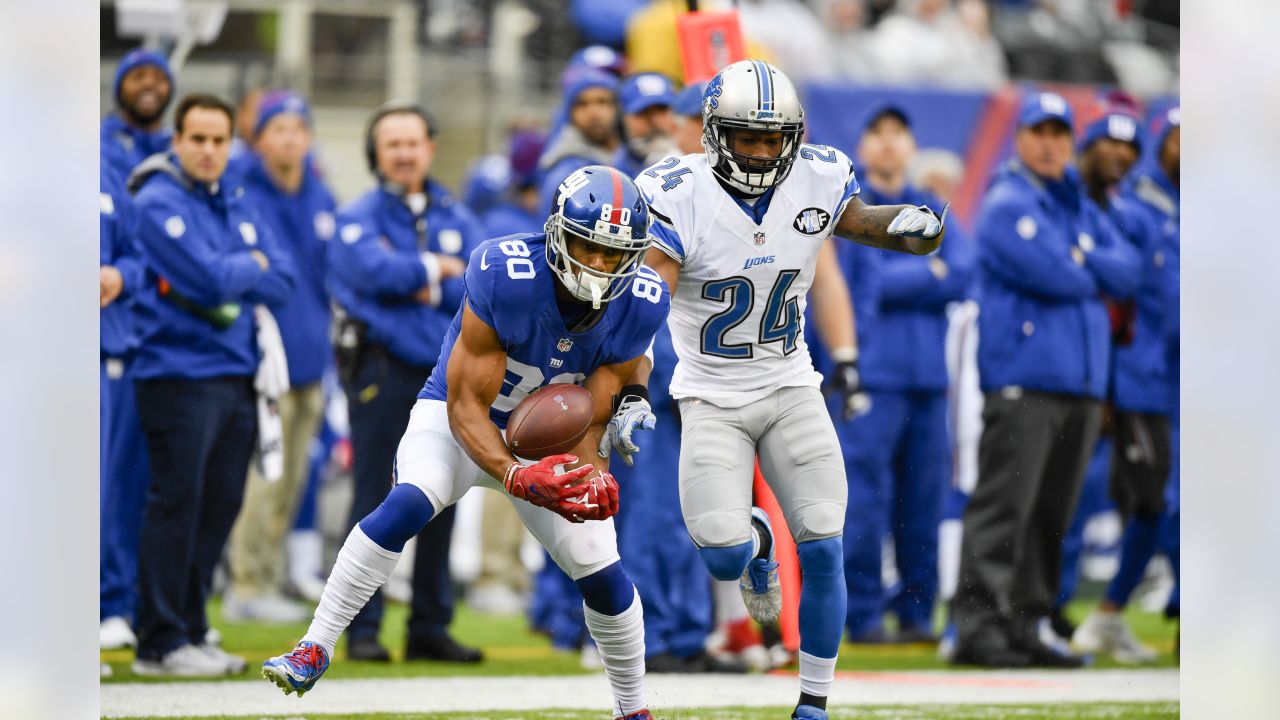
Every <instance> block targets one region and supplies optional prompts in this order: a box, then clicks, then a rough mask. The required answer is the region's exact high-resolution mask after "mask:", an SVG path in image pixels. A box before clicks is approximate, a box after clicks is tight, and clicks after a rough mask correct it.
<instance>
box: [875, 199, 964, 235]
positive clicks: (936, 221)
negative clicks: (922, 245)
mask: <svg viewBox="0 0 1280 720" xmlns="http://www.w3.org/2000/svg"><path fill="white" fill-rule="evenodd" d="M950 207H951V205H950V204H949V203H948V204H947V205H946V207H944V208H942V215H938V214H937V213H935V212H934V211H933V210H930V209H929V206H928V205H921V206H920V207H914V208H903V209H902V212H899V213H898V217H896V218H894V219H893V222H891V223H889V234H890V235H903V236H906V237H912V238H920V239H922V240H931V239H933V238H935V237H937V236H938V235H939V234H940V233H941V232H942V225H943V223H945V222H946V219H947V209H948V208H950Z"/></svg>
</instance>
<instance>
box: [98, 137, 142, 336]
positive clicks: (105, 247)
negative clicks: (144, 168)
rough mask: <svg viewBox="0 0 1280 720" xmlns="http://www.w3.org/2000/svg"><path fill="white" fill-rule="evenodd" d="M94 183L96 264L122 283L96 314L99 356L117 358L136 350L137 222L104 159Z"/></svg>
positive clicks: (139, 270) (139, 273) (139, 276)
mask: <svg viewBox="0 0 1280 720" xmlns="http://www.w3.org/2000/svg"><path fill="white" fill-rule="evenodd" d="M98 179H99V196H98V211H99V212H98V219H99V226H98V227H99V232H98V240H99V252H98V264H99V265H111V266H112V267H114V268H115V269H117V270H119V271H120V277H121V278H122V279H123V281H124V289H123V290H121V291H120V296H119V297H117V298H116V299H115V301H114V302H112V303H111V304H110V305H108V306H106V307H105V308H103V309H102V311H101V313H100V314H99V330H100V333H99V343H100V349H101V353H102V354H103V355H110V356H114V357H119V356H122V355H125V354H126V353H128V352H129V351H130V350H133V349H134V348H136V347H137V346H138V333H137V329H136V327H135V325H134V320H133V315H132V307H133V297H134V295H135V294H136V293H137V291H138V288H139V287H141V285H142V281H143V277H144V275H145V270H144V268H143V265H142V261H141V259H140V258H139V252H138V247H137V244H136V242H135V241H134V233H136V232H137V222H138V218H137V213H136V212H135V210H134V207H133V200H132V199H131V198H130V197H129V195H128V193H126V192H125V190H124V183H123V182H121V181H120V179H119V178H118V177H117V176H116V174H115V172H114V171H113V170H112V169H111V168H110V167H109V166H108V165H107V162H106V160H105V158H104V159H103V163H102V165H101V166H100V167H99V169H98Z"/></svg>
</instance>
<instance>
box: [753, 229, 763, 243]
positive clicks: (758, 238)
mask: <svg viewBox="0 0 1280 720" xmlns="http://www.w3.org/2000/svg"><path fill="white" fill-rule="evenodd" d="M755 240H756V247H760V246H761V245H763V244H764V231H763V230H760V231H758V232H757V233H756V234H755Z"/></svg>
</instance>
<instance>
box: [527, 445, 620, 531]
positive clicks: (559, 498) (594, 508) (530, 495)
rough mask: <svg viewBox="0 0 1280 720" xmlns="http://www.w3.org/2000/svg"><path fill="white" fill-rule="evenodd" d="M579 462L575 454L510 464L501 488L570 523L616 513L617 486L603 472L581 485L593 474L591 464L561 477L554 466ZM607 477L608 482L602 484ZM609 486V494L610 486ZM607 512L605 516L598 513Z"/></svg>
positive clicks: (593, 468) (593, 469)
mask: <svg viewBox="0 0 1280 720" xmlns="http://www.w3.org/2000/svg"><path fill="white" fill-rule="evenodd" d="M577 461H578V458H577V456H576V455H550V456H548V457H545V458H543V459H541V460H539V461H538V462H536V463H534V464H533V465H528V466H525V465H521V464H520V463H511V465H510V467H508V468H507V472H506V474H505V476H504V477H503V479H502V486H503V487H505V488H506V489H507V492H508V493H511V495H513V496H515V497H518V498H520V499H521V500H525V501H528V502H531V503H533V504H534V505H537V506H539V507H544V508H547V509H548V510H550V511H552V512H554V513H556V514H558V515H560V516H561V517H563V518H565V519H566V520H569V521H571V522H582V521H584V520H603V519H605V518H607V517H609V516H610V515H612V514H614V513H616V512H617V511H618V483H617V482H616V481H614V480H613V476H612V475H609V474H608V473H605V475H604V477H596V478H593V479H592V480H590V481H588V482H587V483H586V484H583V483H582V481H583V480H584V479H585V478H586V477H587V476H588V475H590V474H592V473H593V472H595V470H596V468H595V466H594V465H590V464H587V465H583V466H582V467H578V468H574V469H573V470H568V471H566V472H565V473H563V474H561V475H557V474H556V471H555V466H556V465H567V464H570V463H575V462H577ZM605 478H607V481H605ZM610 484H612V492H610V491H609V485H610ZM603 512H607V513H608V514H601V513H603Z"/></svg>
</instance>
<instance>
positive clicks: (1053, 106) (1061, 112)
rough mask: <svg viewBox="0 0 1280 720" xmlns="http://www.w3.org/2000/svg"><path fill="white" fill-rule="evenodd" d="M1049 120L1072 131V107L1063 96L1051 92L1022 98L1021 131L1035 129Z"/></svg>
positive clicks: (1019, 121)
mask: <svg viewBox="0 0 1280 720" xmlns="http://www.w3.org/2000/svg"><path fill="white" fill-rule="evenodd" d="M1049 120H1054V121H1057V122H1060V123H1062V124H1063V125H1065V126H1066V127H1067V129H1068V130H1071V129H1072V125H1073V116H1072V114H1071V106H1070V105H1068V104H1067V101H1066V100H1065V99H1064V98H1063V97H1062V96H1061V95H1058V94H1057V93H1051V92H1034V93H1031V94H1029V95H1027V96H1026V97H1024V98H1022V109H1021V110H1019V111H1018V129H1019V130H1021V129H1022V128H1029V127H1034V126H1036V125H1039V124H1040V123H1042V122H1046V121H1049Z"/></svg>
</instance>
